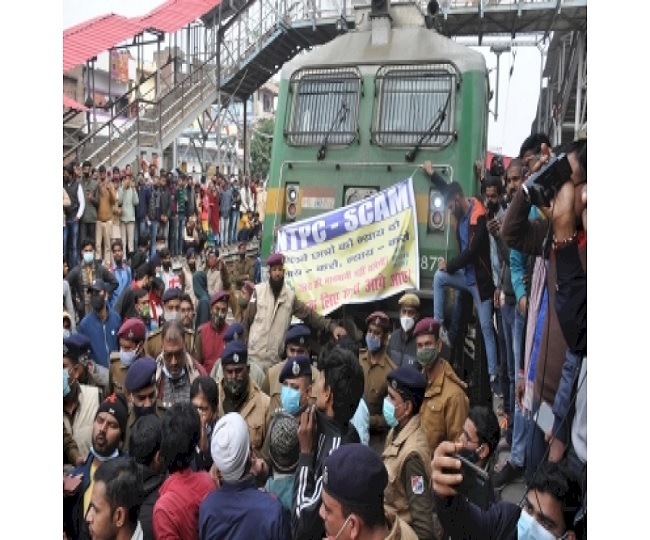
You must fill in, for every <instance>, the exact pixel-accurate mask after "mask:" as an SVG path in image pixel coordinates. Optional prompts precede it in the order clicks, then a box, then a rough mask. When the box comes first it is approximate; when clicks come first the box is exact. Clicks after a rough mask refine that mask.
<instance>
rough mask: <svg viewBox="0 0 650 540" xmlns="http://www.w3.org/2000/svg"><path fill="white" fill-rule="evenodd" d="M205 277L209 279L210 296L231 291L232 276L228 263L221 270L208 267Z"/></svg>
mask: <svg viewBox="0 0 650 540" xmlns="http://www.w3.org/2000/svg"><path fill="white" fill-rule="evenodd" d="M205 275H206V277H207V278H208V295H210V296H212V295H213V294H214V293H217V292H219V291H223V290H227V289H230V274H229V272H228V267H227V266H226V263H223V266H222V267H221V270H219V269H218V268H216V267H215V268H208V267H207V266H206V268H205Z"/></svg>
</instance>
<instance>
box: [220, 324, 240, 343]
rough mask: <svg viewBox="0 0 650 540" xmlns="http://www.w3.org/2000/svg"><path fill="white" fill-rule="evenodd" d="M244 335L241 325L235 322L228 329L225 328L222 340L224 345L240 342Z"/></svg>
mask: <svg viewBox="0 0 650 540" xmlns="http://www.w3.org/2000/svg"><path fill="white" fill-rule="evenodd" d="M243 335H244V327H243V326H242V325H241V323H238V322H235V323H232V324H231V325H230V326H228V328H226V331H225V332H224V334H223V340H224V341H225V342H226V343H230V342H231V341H233V340H235V341H237V340H239V341H241V340H242V337H243Z"/></svg>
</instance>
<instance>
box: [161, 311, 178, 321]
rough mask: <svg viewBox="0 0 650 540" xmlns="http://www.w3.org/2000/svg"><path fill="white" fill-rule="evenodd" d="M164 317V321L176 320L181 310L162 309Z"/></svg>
mask: <svg viewBox="0 0 650 540" xmlns="http://www.w3.org/2000/svg"><path fill="white" fill-rule="evenodd" d="M164 317H165V321H177V320H178V319H180V318H181V312H180V311H167V310H164Z"/></svg>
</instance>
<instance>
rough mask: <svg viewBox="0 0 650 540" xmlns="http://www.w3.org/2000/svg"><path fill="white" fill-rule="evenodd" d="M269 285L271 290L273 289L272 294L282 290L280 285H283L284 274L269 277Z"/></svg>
mask: <svg viewBox="0 0 650 540" xmlns="http://www.w3.org/2000/svg"><path fill="white" fill-rule="evenodd" d="M269 285H270V286H271V290H272V291H273V294H274V295H275V296H277V295H278V294H280V291H281V290H282V286H283V285H284V276H282V277H281V278H279V279H274V278H271V277H270V278H269Z"/></svg>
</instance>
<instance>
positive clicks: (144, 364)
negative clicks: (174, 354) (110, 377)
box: [124, 356, 156, 392]
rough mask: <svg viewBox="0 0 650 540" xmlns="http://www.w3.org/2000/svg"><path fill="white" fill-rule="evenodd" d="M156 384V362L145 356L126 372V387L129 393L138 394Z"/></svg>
mask: <svg viewBox="0 0 650 540" xmlns="http://www.w3.org/2000/svg"><path fill="white" fill-rule="evenodd" d="M155 382H156V361H155V360H154V359H153V358H150V357H148V356H145V357H143V358H138V359H137V360H136V361H135V362H133V364H131V367H130V368H129V370H128V371H127V372H126V378H125V379H124V387H125V388H126V389H127V391H129V392H137V391H138V390H141V389H142V388H146V387H147V386H150V385H152V384H154V383H155Z"/></svg>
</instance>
